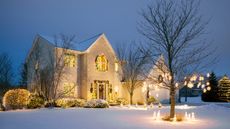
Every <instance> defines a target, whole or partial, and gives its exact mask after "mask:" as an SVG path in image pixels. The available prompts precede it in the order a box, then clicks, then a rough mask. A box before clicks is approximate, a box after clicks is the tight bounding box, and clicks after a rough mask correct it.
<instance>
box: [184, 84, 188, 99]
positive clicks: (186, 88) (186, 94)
mask: <svg viewBox="0 0 230 129" xmlns="http://www.w3.org/2000/svg"><path fill="white" fill-rule="evenodd" d="M187 98H188V86H185V98H184V99H185V102H187V100H188V99H187Z"/></svg>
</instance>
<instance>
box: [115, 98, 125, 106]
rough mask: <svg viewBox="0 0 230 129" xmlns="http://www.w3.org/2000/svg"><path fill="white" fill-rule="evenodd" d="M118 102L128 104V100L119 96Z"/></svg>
mask: <svg viewBox="0 0 230 129" xmlns="http://www.w3.org/2000/svg"><path fill="white" fill-rule="evenodd" d="M116 101H117V103H118V104H123V105H127V104H128V101H127V100H126V99H125V98H117V100H116Z"/></svg>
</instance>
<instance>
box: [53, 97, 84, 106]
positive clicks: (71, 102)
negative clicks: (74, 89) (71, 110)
mask: <svg viewBox="0 0 230 129" xmlns="http://www.w3.org/2000/svg"><path fill="white" fill-rule="evenodd" d="M55 104H56V106H57V107H62V108H68V107H83V106H84V105H85V100H84V99H76V98H61V99H57V100H56V101H55Z"/></svg>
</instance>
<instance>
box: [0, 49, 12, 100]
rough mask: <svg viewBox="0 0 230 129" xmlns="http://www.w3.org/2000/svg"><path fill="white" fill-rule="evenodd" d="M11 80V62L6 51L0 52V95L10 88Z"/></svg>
mask: <svg viewBox="0 0 230 129" xmlns="http://www.w3.org/2000/svg"><path fill="white" fill-rule="evenodd" d="M12 81H13V69H12V62H11V59H10V57H9V55H7V54H6V53H0V96H3V94H4V93H5V92H6V91H7V90H8V89H9V88H10V86H11V85H12Z"/></svg>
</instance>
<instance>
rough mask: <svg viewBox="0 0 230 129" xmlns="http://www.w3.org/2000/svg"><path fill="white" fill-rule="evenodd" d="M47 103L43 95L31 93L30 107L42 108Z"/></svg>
mask: <svg viewBox="0 0 230 129" xmlns="http://www.w3.org/2000/svg"><path fill="white" fill-rule="evenodd" d="M44 105H45V100H44V98H43V97H42V96H39V95H38V94H36V93H34V94H30V98H29V103H28V105H27V107H28V108H41V107H43V106H44Z"/></svg>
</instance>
